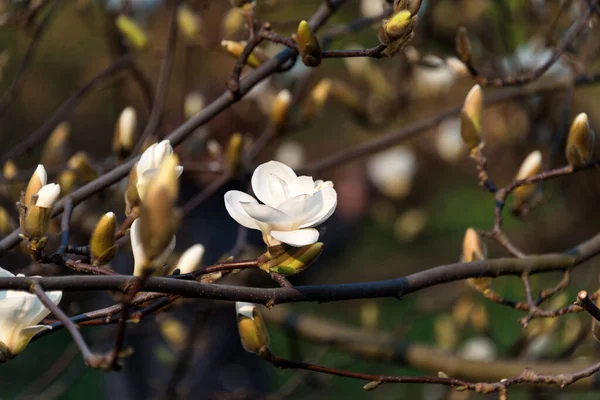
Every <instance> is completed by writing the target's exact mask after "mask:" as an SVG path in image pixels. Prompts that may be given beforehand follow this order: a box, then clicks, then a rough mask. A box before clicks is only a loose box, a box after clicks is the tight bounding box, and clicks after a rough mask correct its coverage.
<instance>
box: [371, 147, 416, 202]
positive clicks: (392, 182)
mask: <svg viewBox="0 0 600 400" xmlns="http://www.w3.org/2000/svg"><path fill="white" fill-rule="evenodd" d="M416 168H417V158H416V157H415V155H414V153H413V152H412V151H411V150H410V149H408V148H406V147H396V148H393V149H390V150H386V151H384V152H382V153H379V154H377V155H375V156H373V157H371V159H370V160H369V162H368V164H367V173H368V175H369V178H370V179H371V181H372V182H373V185H374V186H375V187H376V188H377V190H379V191H380V192H381V193H383V194H384V195H386V196H389V197H392V198H396V199H399V198H403V197H405V196H406V195H407V194H408V193H409V192H410V189H411V187H412V179H413V177H414V175H415V173H416Z"/></svg>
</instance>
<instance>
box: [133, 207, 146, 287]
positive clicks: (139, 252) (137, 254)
mask: <svg viewBox="0 0 600 400" xmlns="http://www.w3.org/2000/svg"><path fill="white" fill-rule="evenodd" d="M140 233H141V232H140V224H139V220H138V219H136V220H135V221H133V223H132V224H131V229H130V230H129V237H130V239H131V251H132V252H133V264H134V266H133V274H134V275H136V276H140V275H141V274H142V268H144V266H145V264H146V253H144V248H143V247H142V241H141V236H140Z"/></svg>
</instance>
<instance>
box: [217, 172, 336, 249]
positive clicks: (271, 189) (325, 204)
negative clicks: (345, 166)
mask: <svg viewBox="0 0 600 400" xmlns="http://www.w3.org/2000/svg"><path fill="white" fill-rule="evenodd" d="M252 190H253V191H254V194H255V195H256V197H258V199H259V200H260V201H262V202H263V203H264V204H260V203H259V202H258V201H256V199H255V198H254V197H252V196H250V195H248V194H246V193H243V192H240V191H237V190H231V191H229V192H227V193H225V207H226V208H227V211H228V212H229V215H231V217H232V218H233V219H235V220H236V221H237V222H238V223H239V224H241V225H243V226H245V227H246V228H250V229H258V230H260V231H261V232H262V233H263V240H264V241H265V243H266V244H267V245H269V246H275V245H278V244H280V243H281V242H283V243H287V244H289V245H290V246H296V247H300V246H305V245H309V244H313V243H316V241H317V239H319V231H317V230H316V229H314V228H313V227H314V226H317V225H319V224H321V223H323V222H324V221H325V220H326V219H327V218H329V217H330V216H331V215H332V214H333V212H334V211H335V207H336V205H337V194H336V192H335V189H334V188H333V183H332V182H330V181H327V182H323V181H322V180H318V181H316V182H315V181H313V178H312V177H310V176H296V174H295V173H294V171H293V170H292V169H291V168H290V167H288V166H287V165H285V164H282V163H280V162H277V161H269V162H267V163H265V164H262V165H260V166H258V168H256V170H255V171H254V174H253V175H252Z"/></svg>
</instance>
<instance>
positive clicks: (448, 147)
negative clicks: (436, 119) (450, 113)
mask: <svg viewBox="0 0 600 400" xmlns="http://www.w3.org/2000/svg"><path fill="white" fill-rule="evenodd" d="M435 145H436V149H437V152H438V154H439V156H440V157H441V158H442V159H443V160H444V161H446V162H449V163H453V162H455V161H456V160H458V158H459V157H460V156H461V154H462V153H463V151H464V149H465V145H464V142H463V139H462V136H461V135H460V119H458V118H452V119H447V120H445V121H442V122H441V123H440V124H439V126H438V129H437V136H436V140H435Z"/></svg>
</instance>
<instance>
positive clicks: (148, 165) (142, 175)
mask: <svg viewBox="0 0 600 400" xmlns="http://www.w3.org/2000/svg"><path fill="white" fill-rule="evenodd" d="M172 155H173V147H171V143H170V142H169V141H168V140H163V141H162V142H160V143H154V144H153V145H152V146H150V147H148V148H147V149H146V151H144V153H143V154H142V157H141V158H140V160H139V161H138V163H137V165H136V172H137V179H138V180H137V185H136V188H137V190H138V193H139V195H140V199H142V201H143V200H144V195H145V194H146V188H147V186H148V182H149V181H150V179H152V177H153V176H154V175H155V174H156V172H157V171H158V166H159V165H160V163H161V162H163V160H165V159H167V158H169V157H171V156H172ZM182 172H183V167H182V166H181V165H179V166H177V177H179V176H180V175H181V173H182Z"/></svg>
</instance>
